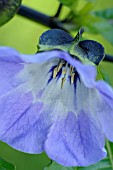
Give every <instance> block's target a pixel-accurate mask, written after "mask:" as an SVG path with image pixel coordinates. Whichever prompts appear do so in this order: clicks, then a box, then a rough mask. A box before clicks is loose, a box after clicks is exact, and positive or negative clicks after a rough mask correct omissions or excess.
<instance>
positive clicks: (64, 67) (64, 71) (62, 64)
mask: <svg viewBox="0 0 113 170" xmlns="http://www.w3.org/2000/svg"><path fill="white" fill-rule="evenodd" d="M61 69H62V74H61V89H62V88H63V86H64V84H65V81H66V78H67V77H68V75H67V74H68V73H69V75H70V83H71V84H74V80H75V72H74V70H75V69H74V67H72V66H70V65H69V64H68V63H66V61H64V60H61V61H60V62H59V63H58V66H56V67H55V68H54V70H53V78H56V77H57V75H58V74H59V71H60V70H61ZM68 70H69V71H68Z"/></svg>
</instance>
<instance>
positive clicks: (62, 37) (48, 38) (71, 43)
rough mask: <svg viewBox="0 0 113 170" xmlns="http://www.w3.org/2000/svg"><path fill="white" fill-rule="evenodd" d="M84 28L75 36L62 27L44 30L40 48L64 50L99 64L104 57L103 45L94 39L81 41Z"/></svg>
mask: <svg viewBox="0 0 113 170" xmlns="http://www.w3.org/2000/svg"><path fill="white" fill-rule="evenodd" d="M83 32H84V29H83V28H81V29H80V30H79V31H78V33H77V35H76V36H75V38H72V37H71V36H70V35H69V34H68V33H67V32H65V31H63V30H60V29H52V30H48V31H46V32H44V33H43V34H42V35H41V37H40V39H39V45H38V50H39V51H47V50H53V49H58V50H63V51H66V52H68V53H69V54H70V55H73V56H76V57H77V58H78V59H79V60H81V61H82V62H83V63H88V62H89V63H90V62H92V63H94V64H96V65H98V64H99V63H100V61H101V60H102V59H103V58H104V48H103V46H102V45H101V44H100V43H98V42H96V41H92V40H85V41H81V39H82V34H83Z"/></svg>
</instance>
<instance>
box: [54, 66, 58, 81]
mask: <svg viewBox="0 0 113 170" xmlns="http://www.w3.org/2000/svg"><path fill="white" fill-rule="evenodd" d="M57 73H58V72H57V67H56V68H55V69H54V71H53V78H56V76H57Z"/></svg>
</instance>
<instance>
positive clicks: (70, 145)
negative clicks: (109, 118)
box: [45, 80, 106, 166]
mask: <svg viewBox="0 0 113 170" xmlns="http://www.w3.org/2000/svg"><path fill="white" fill-rule="evenodd" d="M86 95H87V98H86ZM95 99H96V95H95V89H88V88H87V87H85V86H84V84H83V83H82V82H79V80H77V83H76V92H75V97H74V98H73V101H74V103H73V104H74V106H73V107H71V108H72V109H71V108H70V109H69V110H68V112H67V113H66V114H65V115H64V116H63V117H58V118H57V119H56V121H54V123H53V125H52V126H51V128H50V132H49V134H48V136H47V137H48V138H47V140H46V143H45V151H46V152H47V155H48V156H49V157H50V158H51V159H53V160H55V161H56V162H58V163H60V164H62V165H64V166H88V165H90V164H93V163H96V162H98V161H99V160H101V159H102V158H104V157H105V156H106V152H105V149H104V135H103V134H102V129H101V126H100V123H99V121H98V119H97V117H96V113H95V110H94V107H95V105H96V101H95ZM56 114H57V112H56Z"/></svg>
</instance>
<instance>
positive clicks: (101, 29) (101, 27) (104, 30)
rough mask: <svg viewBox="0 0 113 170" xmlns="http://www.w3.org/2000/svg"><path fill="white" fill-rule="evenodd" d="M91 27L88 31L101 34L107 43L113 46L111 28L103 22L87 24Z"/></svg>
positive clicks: (112, 27) (112, 31)
mask: <svg viewBox="0 0 113 170" xmlns="http://www.w3.org/2000/svg"><path fill="white" fill-rule="evenodd" d="M90 26H91V29H90V31H91V32H93V33H98V34H101V35H102V36H103V37H104V38H105V39H106V40H107V41H109V42H110V43H112V44H113V26H112V25H111V24H110V23H109V22H107V21H106V20H105V21H101V22H95V23H91V25H90V24H89V27H90Z"/></svg>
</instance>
